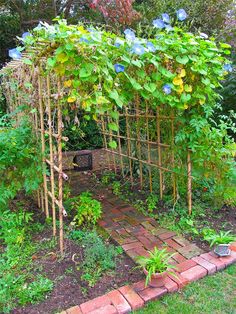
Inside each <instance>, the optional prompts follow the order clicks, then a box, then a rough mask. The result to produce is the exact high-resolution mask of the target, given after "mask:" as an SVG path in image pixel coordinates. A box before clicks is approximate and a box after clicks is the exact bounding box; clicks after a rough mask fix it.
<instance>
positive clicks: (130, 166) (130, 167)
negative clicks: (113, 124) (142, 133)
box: [125, 107, 134, 185]
mask: <svg viewBox="0 0 236 314" xmlns="http://www.w3.org/2000/svg"><path fill="white" fill-rule="evenodd" d="M125 121H126V133H127V135H128V137H127V153H128V154H127V155H128V159H129V170H130V181H131V185H133V184H134V179H133V169H132V159H131V158H130V157H132V156H131V143H130V140H129V138H130V128H129V119H128V109H127V107H125Z"/></svg>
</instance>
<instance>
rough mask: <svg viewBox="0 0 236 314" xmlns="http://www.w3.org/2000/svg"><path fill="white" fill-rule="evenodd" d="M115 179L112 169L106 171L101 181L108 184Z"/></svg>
mask: <svg viewBox="0 0 236 314" xmlns="http://www.w3.org/2000/svg"><path fill="white" fill-rule="evenodd" d="M114 179H115V173H114V172H112V171H105V172H104V173H103V175H102V177H101V182H102V184H104V185H108V184H109V183H111V182H112V181H113V180H114Z"/></svg>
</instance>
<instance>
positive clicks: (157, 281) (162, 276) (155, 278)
mask: <svg viewBox="0 0 236 314" xmlns="http://www.w3.org/2000/svg"><path fill="white" fill-rule="evenodd" d="M143 272H144V274H145V275H146V276H147V275H148V271H147V270H146V269H145V268H144V269H143ZM167 273H168V272H167V271H165V272H163V273H156V274H153V275H152V277H151V280H150V281H149V283H148V285H149V286H150V287H153V288H158V287H162V286H164V285H165V282H166V278H167Z"/></svg>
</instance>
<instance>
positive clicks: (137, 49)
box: [131, 44, 145, 56]
mask: <svg viewBox="0 0 236 314" xmlns="http://www.w3.org/2000/svg"><path fill="white" fill-rule="evenodd" d="M131 51H132V52H133V53H135V54H136V55H139V56H141V55H142V54H144V53H145V48H144V47H143V46H142V45H140V44H134V45H133V46H132V49H131Z"/></svg>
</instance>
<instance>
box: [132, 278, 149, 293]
mask: <svg viewBox="0 0 236 314" xmlns="http://www.w3.org/2000/svg"><path fill="white" fill-rule="evenodd" d="M132 288H133V289H134V291H135V292H139V291H142V290H144V289H145V288H146V287H145V280H140V281H138V282H136V283H134V284H133V285H132Z"/></svg>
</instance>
